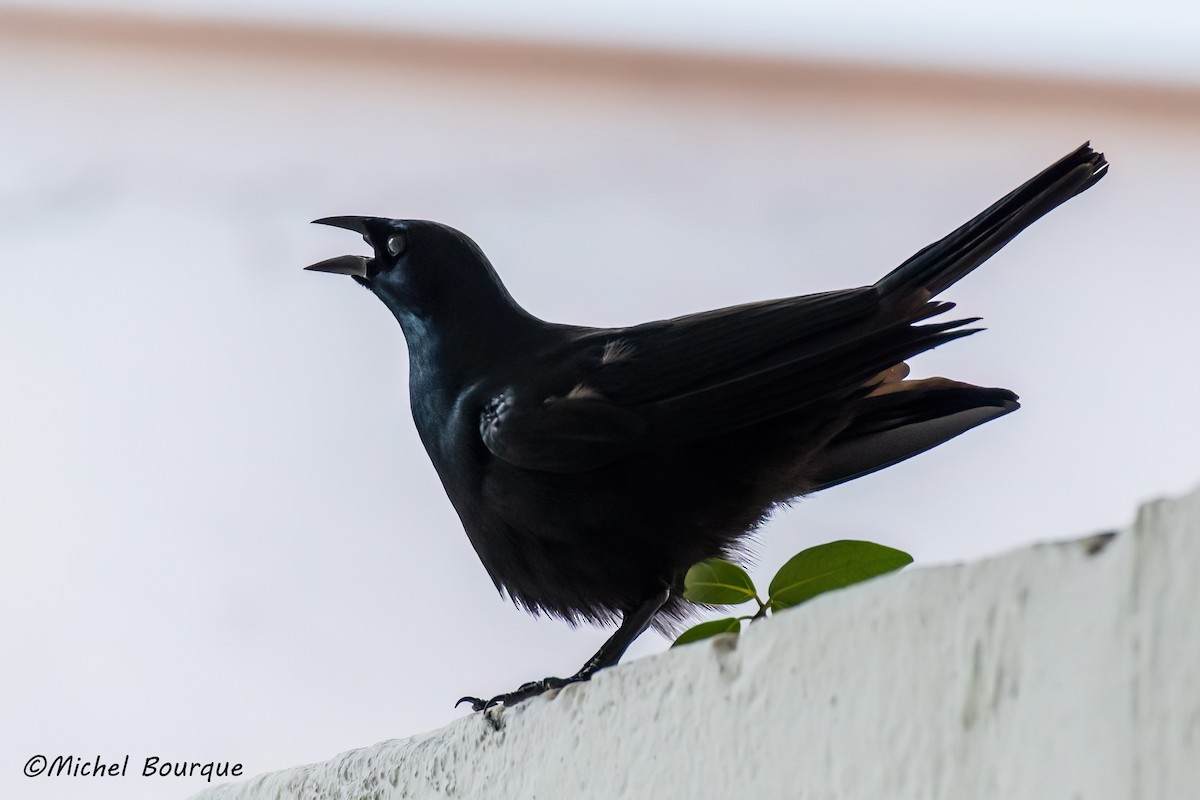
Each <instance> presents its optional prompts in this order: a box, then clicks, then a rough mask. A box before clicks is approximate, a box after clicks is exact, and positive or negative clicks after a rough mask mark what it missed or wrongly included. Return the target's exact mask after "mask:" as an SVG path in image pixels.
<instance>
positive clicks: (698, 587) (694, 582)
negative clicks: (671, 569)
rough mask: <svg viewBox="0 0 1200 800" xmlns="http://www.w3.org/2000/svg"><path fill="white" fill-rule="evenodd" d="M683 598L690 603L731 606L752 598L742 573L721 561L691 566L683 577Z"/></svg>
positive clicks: (750, 585) (749, 582)
mask: <svg viewBox="0 0 1200 800" xmlns="http://www.w3.org/2000/svg"><path fill="white" fill-rule="evenodd" d="M683 596H684V597H686V598H687V599H688V600H691V601H692V602H693V603H705V604H707V605H710V606H735V605H737V604H739V603H745V602H746V601H747V600H753V599H754V598H755V596H756V595H755V592H754V582H753V581H752V580H750V576H749V575H747V574H746V570H744V569H742V568H741V567H739V566H738V565H737V564H731V563H730V562H728V561H726V560H724V559H721V558H707V559H705V560H704V561H701V562H700V563H699V564H694V565H693V566H692V568H691V569H689V570H688V571H687V575H685V576H684V578H683Z"/></svg>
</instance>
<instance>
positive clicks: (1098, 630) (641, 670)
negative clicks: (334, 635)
mask: <svg viewBox="0 0 1200 800" xmlns="http://www.w3.org/2000/svg"><path fill="white" fill-rule="evenodd" d="M1198 571H1200V491H1196V492H1193V493H1192V494H1191V495H1190V496H1188V497H1186V498H1183V499H1182V500H1178V501H1166V500H1164V501H1159V502H1155V503H1152V504H1149V505H1147V506H1145V507H1144V508H1143V509H1142V511H1141V513H1140V514H1139V515H1138V519H1137V522H1136V523H1135V524H1134V526H1133V527H1132V529H1131V530H1128V531H1125V532H1123V533H1121V534H1120V535H1118V536H1117V537H1116V538H1115V539H1106V538H1104V537H1093V538H1091V539H1084V540H1081V541H1074V542H1063V543H1056V544H1048V545H1041V546H1037V547H1033V548H1030V549H1026V550H1021V551H1018V552H1015V553H1010V554H1008V555H1005V556H1002V557H999V558H996V559H991V560H988V561H983V562H980V563H975V564H969V565H962V566H949V567H940V568H936V569H918V570H912V571H909V572H907V573H901V574H900V575H897V576H891V577H887V578H883V579H878V580H876V581H873V582H871V583H870V584H867V585H864V586H861V587H855V588H852V589H849V590H845V591H842V592H838V593H835V594H832V595H827V596H825V597H823V598H818V599H817V600H815V601H813V602H812V603H810V604H809V605H805V606H801V607H800V608H797V609H794V610H790V611H787V612H784V613H782V614H779V615H777V616H776V617H774V618H773V619H772V620H770V621H769V622H766V623H763V624H757V625H754V626H753V627H751V628H750V630H748V631H747V632H746V633H745V634H744V635H742V636H741V637H740V638H736V639H735V638H734V637H732V636H723V637H720V638H719V639H717V640H713V641H711V642H708V643H699V644H695V645H690V646H688V647H686V648H683V649H680V650H674V651H672V652H670V653H668V654H664V655H661V656H655V657H652V658H646V659H642V660H641V661H639V662H637V663H635V664H631V665H629V666H626V667H618V668H616V669H613V670H609V671H606V672H602V673H600V675H599V676H597V677H596V678H595V679H594V680H592V681H591V682H590V683H588V684H582V685H577V686H571V687H567V688H566V689H563V690H562V691H561V692H559V693H557V695H556V696H552V697H542V698H537V699H535V700H531V701H528V702H526V703H524V704H522V705H519V706H516V707H515V708H512V709H499V710H496V711H494V712H488V715H489V716H488V717H487V718H485V717H484V715H480V714H476V715H472V716H471V717H469V718H467V719H463V720H459V721H457V722H455V723H454V724H452V725H450V726H448V727H446V728H443V729H442V730H439V731H434V732H432V733H428V734H424V735H421V736H416V737H413V738H411V739H400V740H393V741H388V742H382V743H380V744H378V745H375V746H373V747H366V748H363V749H360V750H354V751H351V752H348V753H343V754H342V755H340V756H338V757H336V758H333V759H331V760H329V761H327V762H324V763H320V764H314V765H310V766H306V767H300V768H296V769H290V770H285V771H282V772H278V773H275V774H271V775H264V776H259V777H257V778H255V779H253V780H251V781H248V782H242V783H240V784H230V785H226V786H223V787H220V788H217V789H213V790H210V791H206V792H203V793H201V794H200V795H197V797H196V800H252V799H253V800H268V799H269V800H290V798H315V797H321V798H345V800H351V799H352V798H363V797H371V798H375V800H390V798H450V797H461V798H468V797H487V798H495V800H504V798H513V800H528V799H529V798H559V797H570V798H575V799H576V800H585V798H614V797H654V798H659V799H660V800H669V798H697V797H706V798H707V797H781V798H782V797H786V798H797V799H798V800H801V799H803V798H814V800H815V799H816V798H820V800H877V798H881V797H887V798H895V800H960V798H965V797H969V798H972V800H1011V798H1017V797H1047V798H1050V797H1054V798H1087V800H1129V798H1164V800H1165V799H1166V798H1172V799H1173V800H1174V799H1176V798H1177V799H1178V800H1183V799H1184V798H1189V797H1194V796H1195V794H1196V787H1197V785H1200V617H1197V615H1196V613H1195V611H1196V608H1197V607H1198V606H1200V584H1197V582H1196V580H1195V576H1196V574H1197V572H1198Z"/></svg>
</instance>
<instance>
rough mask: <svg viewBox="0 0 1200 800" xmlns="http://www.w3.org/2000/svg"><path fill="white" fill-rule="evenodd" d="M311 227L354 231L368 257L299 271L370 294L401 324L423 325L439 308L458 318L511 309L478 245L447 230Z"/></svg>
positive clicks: (406, 223) (347, 221)
mask: <svg viewBox="0 0 1200 800" xmlns="http://www.w3.org/2000/svg"><path fill="white" fill-rule="evenodd" d="M314 223H316V224H318V225H331V226H333V227H335V228H345V229H346V230H349V231H354V232H355V233H358V234H360V235H361V236H362V237H363V240H364V241H365V242H366V243H367V244H368V245H369V246H370V247H371V249H372V251H374V252H373V253H372V254H371V255H369V256H354V255H346V256H337V257H336V258H329V259H326V260H325V261H321V262H319V263H316V264H313V265H312V266H309V267H305V269H310V270H314V271H316V272H333V273H336V274H339V275H349V276H350V277H352V278H353V279H354V280H355V281H357V282H358V283H359V284H360V285H362V286H365V287H366V288H368V289H370V290H371V291H372V292H374V293H375V295H376V296H377V297H378V298H379V299H380V300H382V301H383V302H384V304H385V305H386V306H387V307H388V308H389V309H391V311H392V313H393V314H395V315H396V317H397V319H399V320H400V322H401V324H402V325H406V323H407V322H409V321H410V320H422V321H426V322H428V321H429V320H431V319H432V318H433V317H435V316H437V315H438V314H439V312H441V311H442V310H443V309H445V310H447V311H449V312H451V313H455V314H458V315H461V314H464V313H467V314H469V313H472V312H478V311H481V310H484V309H486V308H487V307H495V306H504V305H510V304H511V305H513V306H514V307H515V304H514V303H513V302H512V298H511V297H509V295H508V293H507V291H505V289H504V287H503V285H502V284H501V283H500V279H499V277H498V276H497V275H496V272H495V270H493V269H492V266H491V264H490V263H488V260H487V257H486V256H484V254H483V251H482V250H480V249H479V246H478V245H476V244H475V242H473V241H471V239H470V238H468V237H467V236H466V235H465V234H463V233H461V232H459V231H456V230H455V229H453V228H451V227H449V226H447V225H442V224H440V223H437V222H429V221H426V220H413V219H388V218H386V217H325V218H323V219H318V220H314ZM497 290H498V291H497Z"/></svg>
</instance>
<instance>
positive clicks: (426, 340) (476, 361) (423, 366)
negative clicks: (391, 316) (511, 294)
mask: <svg viewBox="0 0 1200 800" xmlns="http://www.w3.org/2000/svg"><path fill="white" fill-rule="evenodd" d="M505 299H506V300H507V302H489V303H472V304H470V307H468V306H467V305H465V304H462V305H458V306H453V305H447V306H442V307H441V308H440V309H439V310H438V312H437V313H436V314H435V315H432V316H427V315H420V314H416V313H411V312H408V311H402V312H400V313H396V318H397V320H399V322H400V327H401V328H402V329H403V330H404V338H405V340H406V341H407V342H408V353H409V361H410V372H411V375H412V377H413V378H414V379H419V380H420V381H421V382H422V383H423V384H424V385H426V386H428V387H430V388H433V387H434V386H437V387H440V388H444V389H445V390H447V391H449V392H451V393H453V392H455V391H456V390H457V389H459V388H461V387H462V386H463V385H464V384H466V383H470V382H473V381H474V380H476V379H477V378H478V376H480V375H486V374H489V373H492V372H493V371H494V368H495V366H496V364H497V363H503V361H504V359H506V358H512V357H513V355H514V354H519V353H521V352H524V351H527V350H528V349H529V347H530V345H531V344H532V342H534V341H536V340H537V338H538V336H539V334H541V333H542V332H544V331H545V329H546V328H547V327H548V326H547V325H546V323H544V322H542V321H541V320H540V319H538V318H537V317H535V316H533V315H532V314H530V313H529V312H527V311H525V309H523V308H521V307H520V306H519V305H517V304H516V303H515V302H512V300H511V299H510V298H505Z"/></svg>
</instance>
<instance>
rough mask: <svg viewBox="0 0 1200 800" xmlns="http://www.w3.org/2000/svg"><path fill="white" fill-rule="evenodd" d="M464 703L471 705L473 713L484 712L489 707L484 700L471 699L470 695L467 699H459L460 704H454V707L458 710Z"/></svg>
mask: <svg viewBox="0 0 1200 800" xmlns="http://www.w3.org/2000/svg"><path fill="white" fill-rule="evenodd" d="M463 703H470V704H471V710H472V711H482V710H483V709H484V708H486V707H487V704H486V703H484V702H483V700H482V699H480V698H478V697H471V696H470V695H468V696H467V697H460V698H458V702H457V703H455V704H454V707H455V708H458V707H459V706H461V705H462V704H463Z"/></svg>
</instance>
